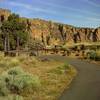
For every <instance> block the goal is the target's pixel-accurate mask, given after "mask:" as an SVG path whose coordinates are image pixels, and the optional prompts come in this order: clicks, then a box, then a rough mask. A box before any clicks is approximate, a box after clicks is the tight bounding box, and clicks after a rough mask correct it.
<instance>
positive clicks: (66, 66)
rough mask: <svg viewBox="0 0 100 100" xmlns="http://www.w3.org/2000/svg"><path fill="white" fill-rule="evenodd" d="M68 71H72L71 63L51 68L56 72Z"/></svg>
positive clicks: (52, 71)
mask: <svg viewBox="0 0 100 100" xmlns="http://www.w3.org/2000/svg"><path fill="white" fill-rule="evenodd" d="M67 71H70V65H69V64H67V63H66V64H63V65H62V66H58V67H57V68H55V69H52V70H50V72H51V73H55V74H63V73H66V72H67Z"/></svg>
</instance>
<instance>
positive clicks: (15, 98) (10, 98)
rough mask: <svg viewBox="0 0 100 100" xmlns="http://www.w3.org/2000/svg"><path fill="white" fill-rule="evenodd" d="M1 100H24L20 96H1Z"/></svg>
mask: <svg viewBox="0 0 100 100" xmlns="http://www.w3.org/2000/svg"><path fill="white" fill-rule="evenodd" d="M0 100H24V99H23V97H22V96H20V95H8V96H5V97H4V96H0Z"/></svg>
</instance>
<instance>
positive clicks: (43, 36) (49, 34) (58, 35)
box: [0, 9, 100, 45]
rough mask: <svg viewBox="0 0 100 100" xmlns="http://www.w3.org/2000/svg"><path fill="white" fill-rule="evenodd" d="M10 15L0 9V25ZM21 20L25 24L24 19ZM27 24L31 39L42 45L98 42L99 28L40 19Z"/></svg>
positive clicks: (8, 12) (99, 38)
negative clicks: (81, 26)
mask: <svg viewBox="0 0 100 100" xmlns="http://www.w3.org/2000/svg"><path fill="white" fill-rule="evenodd" d="M10 14H11V12H10V11H9V10H6V9H0V23H2V21H3V20H7V18H8V16H9V15H10ZM21 19H24V20H25V21H26V22H27V19H26V18H21ZM29 22H30V33H31V36H32V38H33V39H34V40H39V41H41V43H43V44H44V45H64V44H66V43H67V44H68V43H80V42H99V41H100V28H96V29H93V28H80V27H74V26H71V25H67V24H61V23H56V22H52V21H45V20H42V19H29Z"/></svg>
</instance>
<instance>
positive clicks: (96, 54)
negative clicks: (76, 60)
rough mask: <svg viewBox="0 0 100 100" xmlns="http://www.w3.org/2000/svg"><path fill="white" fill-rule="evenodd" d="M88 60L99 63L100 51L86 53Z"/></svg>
mask: <svg viewBox="0 0 100 100" xmlns="http://www.w3.org/2000/svg"><path fill="white" fill-rule="evenodd" d="M88 58H90V59H92V60H96V61H100V51H93V50H92V51H90V52H88Z"/></svg>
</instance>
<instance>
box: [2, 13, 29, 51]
mask: <svg viewBox="0 0 100 100" xmlns="http://www.w3.org/2000/svg"><path fill="white" fill-rule="evenodd" d="M1 30H2V33H3V34H2V35H3V38H4V51H5V52H7V51H9V50H10V45H11V46H12V47H15V49H17V50H19V47H20V46H23V45H24V44H25V43H26V41H27V35H28V34H27V32H26V24H25V23H24V22H22V21H21V19H20V18H19V15H16V14H11V15H10V16H9V17H8V20H7V21H4V22H3V23H2V26H1ZM11 40H13V41H12V42H11Z"/></svg>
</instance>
